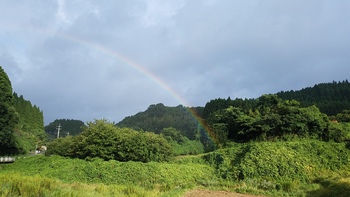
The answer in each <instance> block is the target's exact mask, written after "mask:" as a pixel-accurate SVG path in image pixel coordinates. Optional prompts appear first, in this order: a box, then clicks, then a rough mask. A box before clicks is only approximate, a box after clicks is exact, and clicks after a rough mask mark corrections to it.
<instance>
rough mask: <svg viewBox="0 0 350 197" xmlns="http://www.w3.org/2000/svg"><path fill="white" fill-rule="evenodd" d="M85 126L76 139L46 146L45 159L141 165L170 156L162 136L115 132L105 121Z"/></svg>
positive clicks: (55, 141) (116, 128) (168, 148)
mask: <svg viewBox="0 0 350 197" xmlns="http://www.w3.org/2000/svg"><path fill="white" fill-rule="evenodd" d="M87 125H88V126H87V127H85V128H84V130H83V132H82V133H81V134H79V135H77V136H74V137H72V136H68V137H66V138H59V139H56V140H54V141H52V142H51V143H49V144H48V151H47V155H51V154H57V155H61V156H69V157H72V158H80V159H92V158H101V159H103V160H106V161H107V160H118V161H141V162H150V161H166V160H168V159H169V157H170V156H171V147H170V144H169V143H168V142H167V141H166V140H165V139H164V138H163V137H162V136H161V135H158V134H155V133H150V132H142V131H140V132H138V131H135V130H132V129H129V128H118V127H116V126H115V125H114V124H112V123H110V122H107V121H106V120H95V121H94V122H88V123H87Z"/></svg>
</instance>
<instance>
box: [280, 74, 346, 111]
mask: <svg viewBox="0 0 350 197" xmlns="http://www.w3.org/2000/svg"><path fill="white" fill-rule="evenodd" d="M277 95H278V96H279V97H280V98H282V99H288V100H291V99H294V100H297V101H299V102H300V104H301V106H303V107H307V106H310V105H316V106H317V107H318V108H319V109H320V111H321V112H323V113H325V114H327V115H329V116H331V115H336V114H337V113H340V112H342V111H343V110H344V109H350V83H349V81H348V80H344V81H342V82H336V81H333V82H332V83H320V84H317V85H315V86H313V87H307V88H304V89H301V90H298V91H293V90H291V91H281V92H278V93H277Z"/></svg>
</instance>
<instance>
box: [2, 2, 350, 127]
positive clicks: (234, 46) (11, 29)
mask: <svg viewBox="0 0 350 197" xmlns="http://www.w3.org/2000/svg"><path fill="white" fill-rule="evenodd" d="M9 9H11V12H10V11H8V10H9ZM349 9H350V3H349V2H348V1H336V2H335V1H332V2H330V1H319V0H317V1H316V0H311V1H277V0H268V1H259V0H255V1H231V0H221V1H220V0H217V1H216V0H182V1H161V0H148V1H143V0H133V1H103V2H96V1H80V0H76V1H65V0H58V1H55V2H54V1H51V2H43V1H34V3H33V2H31V3H30V4H29V3H26V1H22V2H1V3H0V11H1V14H0V16H1V17H0V30H1V32H0V61H1V62H0V65H2V66H3V67H4V68H5V71H6V72H8V73H9V75H10V78H11V79H12V81H13V88H14V90H15V91H17V92H19V94H23V95H24V96H25V98H28V99H30V100H31V101H32V102H33V103H35V104H36V105H38V106H39V107H41V109H43V111H44V115H45V122H46V123H48V122H50V121H53V120H54V119H56V118H75V119H81V120H83V121H89V120H93V118H108V119H110V120H113V121H119V120H121V119H122V118H123V117H125V116H128V115H132V114H134V113H136V112H138V111H142V110H145V109H146V108H147V107H148V105H150V104H154V103H160V102H161V103H164V104H166V105H178V104H180V102H185V103H186V104H189V105H192V106H197V105H201V106H204V105H205V103H206V102H207V101H209V100H210V99H214V98H218V97H221V98H222V97H224V98H227V97H228V96H230V97H231V98H236V97H241V98H245V97H247V98H256V97H258V96H260V95H261V94H264V93H275V92H278V91H280V90H290V89H294V90H296V89H301V88H304V87H307V86H313V85H314V84H316V83H321V82H331V81H333V80H336V81H339V80H345V79H347V78H348V73H350V67H349V63H350V57H349V55H348V54H349V52H350V37H349V36H348V35H350V13H349V12H348V10H349ZM168 88H170V89H168ZM174 94H175V95H174Z"/></svg>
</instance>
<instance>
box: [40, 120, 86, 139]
mask: <svg viewBox="0 0 350 197" xmlns="http://www.w3.org/2000/svg"><path fill="white" fill-rule="evenodd" d="M59 125H60V126H61V130H60V136H61V137H65V136H68V135H73V136H74V135H78V134H79V133H81V132H82V131H83V130H82V127H83V126H85V124H84V122H83V121H81V120H73V119H56V120H55V121H53V122H51V123H50V124H49V125H46V126H45V133H46V134H47V136H48V139H49V141H51V140H52V139H54V138H56V137H57V127H58V126H59Z"/></svg>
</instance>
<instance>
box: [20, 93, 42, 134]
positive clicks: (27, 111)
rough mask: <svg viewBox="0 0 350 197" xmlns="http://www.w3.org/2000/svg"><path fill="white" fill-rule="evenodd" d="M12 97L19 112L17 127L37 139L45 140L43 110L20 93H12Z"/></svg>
mask: <svg viewBox="0 0 350 197" xmlns="http://www.w3.org/2000/svg"><path fill="white" fill-rule="evenodd" d="M13 98H14V106H15V109H16V111H17V113H18V114H19V124H18V127H19V129H20V130H22V131H25V132H26V133H27V134H30V135H33V136H35V137H36V138H38V140H45V139H46V134H45V132H44V115H43V111H41V110H40V108H39V107H38V106H36V105H33V104H32V103H31V102H30V101H29V100H26V99H24V97H23V96H22V95H20V96H18V95H17V93H13Z"/></svg>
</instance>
